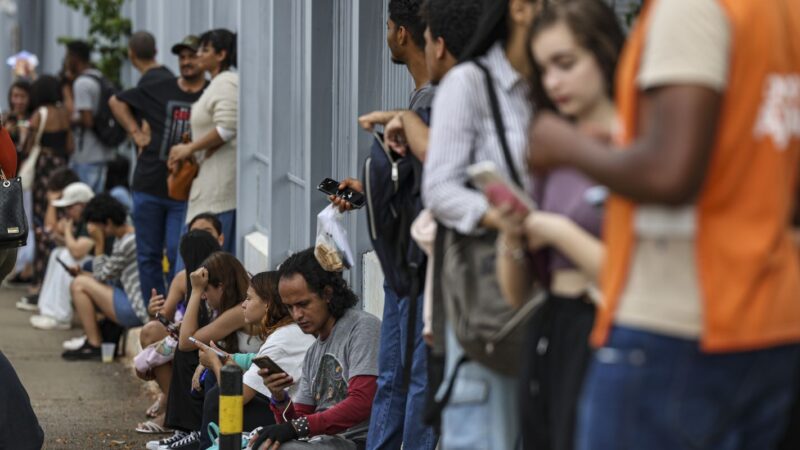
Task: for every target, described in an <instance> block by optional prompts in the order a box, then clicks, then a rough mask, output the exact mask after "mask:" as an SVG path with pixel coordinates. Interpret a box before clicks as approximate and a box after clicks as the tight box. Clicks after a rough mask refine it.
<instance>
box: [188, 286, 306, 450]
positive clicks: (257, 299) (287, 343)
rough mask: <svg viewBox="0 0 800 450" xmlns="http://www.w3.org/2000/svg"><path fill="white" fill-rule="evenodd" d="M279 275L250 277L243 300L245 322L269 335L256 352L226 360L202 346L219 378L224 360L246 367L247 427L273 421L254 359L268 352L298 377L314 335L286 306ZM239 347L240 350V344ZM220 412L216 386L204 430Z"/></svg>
mask: <svg viewBox="0 0 800 450" xmlns="http://www.w3.org/2000/svg"><path fill="white" fill-rule="evenodd" d="M278 279H279V275H278V272H277V271H274V272H262V273H259V274H256V275H255V276H254V277H253V278H252V280H250V288H249V289H248V290H247V298H246V299H245V301H244V303H242V308H243V309H244V321H245V323H247V324H255V325H258V326H259V327H260V333H261V336H262V337H263V338H265V339H266V340H265V341H264V345H262V346H261V348H260V349H259V350H258V352H257V353H235V354H232V355H229V357H228V358H227V359H226V360H225V361H224V362H223V361H222V360H221V359H220V358H219V357H218V356H217V355H215V354H213V353H212V352H208V351H203V350H202V349H201V350H200V363H201V364H202V365H204V366H206V367H208V368H209V370H212V371H213V372H214V375H215V376H216V377H217V380H219V379H220V371H221V369H222V366H223V365H224V364H237V365H239V367H241V369H242V370H244V371H245V373H244V380H243V391H242V394H243V395H242V401H243V403H244V405H245V406H244V430H246V431H250V430H253V429H254V428H256V427H258V426H260V425H263V424H264V423H272V422H274V417H272V414H271V411H270V409H269V397H270V392H269V389H267V387H266V386H265V385H264V380H263V379H262V378H261V376H259V375H258V369H259V368H258V366H256V365H255V364H253V359H255V358H258V357H262V356H268V357H269V358H270V359H272V361H274V362H275V363H276V364H277V365H279V366H280V367H281V368H282V369H283V370H285V371H286V372H287V373H288V374H289V375H291V376H292V378H294V379H295V380H299V379H300V372H301V370H302V363H303V357H304V356H305V354H306V350H308V347H310V346H311V344H312V343H313V342H314V337H313V336H311V335H308V334H305V333H303V331H302V330H301V329H300V327H298V326H297V324H295V323H294V321H293V320H292V317H291V316H290V315H289V312H288V311H287V310H286V306H284V305H283V303H282V302H281V298H280V295H279V294H278ZM239 349H240V351H241V349H242V346H241V345H240V346H239ZM293 388H294V386H293V387H292V389H293ZM290 390H291V389H290ZM218 413H219V390H218V388H214V389H212V390H211V391H209V392H208V393H207V394H206V401H205V403H204V404H203V426H202V428H201V431H204V430H206V428H207V427H208V424H209V422H215V423H216V422H218ZM201 434H202V435H203V436H202V438H201V442H200V443H201V446H200V448H206V447H207V446H208V445H210V444H211V443H210V442H204V441H203V440H202V439H206V438H207V433H205V432H202V433H201ZM203 444H206V446H203Z"/></svg>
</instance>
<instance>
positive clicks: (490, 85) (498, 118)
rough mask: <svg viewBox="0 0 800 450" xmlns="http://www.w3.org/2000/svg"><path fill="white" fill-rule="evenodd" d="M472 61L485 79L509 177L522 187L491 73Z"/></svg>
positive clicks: (483, 66)
mask: <svg viewBox="0 0 800 450" xmlns="http://www.w3.org/2000/svg"><path fill="white" fill-rule="evenodd" d="M473 62H474V63H475V65H476V66H478V68H479V69H481V71H482V72H483V75H484V78H485V80H486V92H487V94H488V95H489V106H490V107H491V109H492V118H493V119H494V126H495V129H496V130H497V138H498V139H499V140H500V146H501V147H502V148H503V157H504V158H505V160H506V165H507V166H508V171H509V173H510V174H511V179H512V180H513V181H514V183H515V184H516V185H517V186H519V187H520V188H522V187H523V186H522V177H520V176H519V173H518V172H517V166H516V165H514V158H512V157H511V150H510V148H509V146H508V140H507V139H506V127H505V124H504V123H503V115H502V114H501V113H500V104H499V102H498V101H497V91H496V90H495V86H494V80H493V79H492V74H491V73H489V69H487V68H486V66H485V65H483V63H481V62H479V61H478V60H473Z"/></svg>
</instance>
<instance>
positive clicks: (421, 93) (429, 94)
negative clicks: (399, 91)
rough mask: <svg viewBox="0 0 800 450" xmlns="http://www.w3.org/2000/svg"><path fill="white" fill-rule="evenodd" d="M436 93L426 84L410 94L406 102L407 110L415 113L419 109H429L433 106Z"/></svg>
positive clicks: (430, 85) (433, 88)
mask: <svg viewBox="0 0 800 450" xmlns="http://www.w3.org/2000/svg"><path fill="white" fill-rule="evenodd" d="M435 93H436V88H435V87H434V86H433V85H432V84H430V83H426V84H425V85H423V86H422V87H421V88H419V89H417V90H416V91H414V92H412V93H411V98H410V99H409V100H408V109H410V110H411V111H416V110H418V109H420V108H430V107H431V105H432V104H433V96H434V94H435Z"/></svg>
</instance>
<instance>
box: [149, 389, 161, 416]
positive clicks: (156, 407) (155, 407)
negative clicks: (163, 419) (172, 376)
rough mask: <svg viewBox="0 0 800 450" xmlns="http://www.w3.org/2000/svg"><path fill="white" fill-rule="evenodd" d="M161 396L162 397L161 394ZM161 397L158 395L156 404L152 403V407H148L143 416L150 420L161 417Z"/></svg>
mask: <svg viewBox="0 0 800 450" xmlns="http://www.w3.org/2000/svg"><path fill="white" fill-rule="evenodd" d="M161 395H163V394H161ZM161 395H159V396H158V399H157V400H156V402H155V403H153V404H152V405H150V407H149V408H147V411H145V415H146V416H147V417H149V418H151V419H155V418H156V417H158V416H159V415H161Z"/></svg>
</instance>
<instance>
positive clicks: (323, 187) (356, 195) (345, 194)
mask: <svg viewBox="0 0 800 450" xmlns="http://www.w3.org/2000/svg"><path fill="white" fill-rule="evenodd" d="M340 184H341V183H340V182H338V181H336V180H334V179H333V178H325V179H324V180H322V181H321V182H320V183H319V185H317V190H318V191H320V192H323V193H325V194H328V195H333V196H335V197H339V198H342V199H344V200H347V201H348V202H350V204H351V205H353V208H354V209H358V208H361V207H362V206H364V204H366V201H367V198H366V197H365V196H364V194H362V193H361V192H356V191H354V190H352V189H350V188H345V189H344V190H343V191H340V190H339V185H340Z"/></svg>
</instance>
